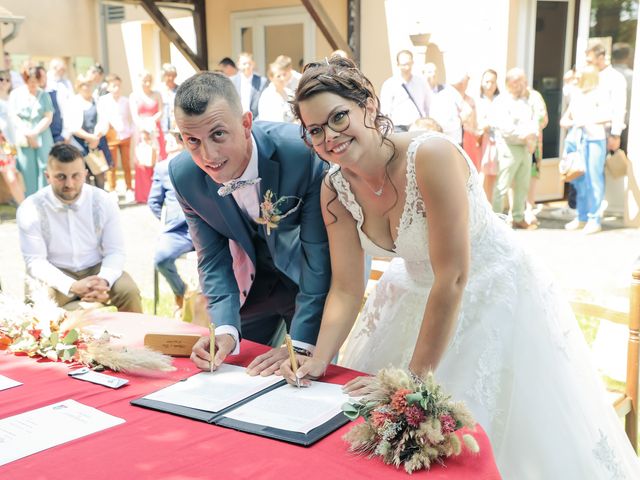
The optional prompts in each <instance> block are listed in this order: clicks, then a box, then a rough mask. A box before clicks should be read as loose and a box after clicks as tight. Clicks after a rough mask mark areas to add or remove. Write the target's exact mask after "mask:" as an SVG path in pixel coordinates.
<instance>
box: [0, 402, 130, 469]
mask: <svg viewBox="0 0 640 480" xmlns="http://www.w3.org/2000/svg"><path fill="white" fill-rule="evenodd" d="M121 423H124V420H123V419H122V418H118V417H114V416H112V415H108V414H106V413H104V412H101V411H100V410H96V409H95V408H92V407H88V406H86V405H83V404H82V403H78V402H76V401H75V400H65V401H63V402H59V403H55V404H53V405H48V406H46V407H42V408H38V409H36V410H30V411H28V412H24V413H21V414H19V415H14V416H13V417H8V418H4V419H2V420H0V465H4V464H6V463H9V462H13V461H14V460H18V459H20V458H23V457H27V456H29V455H32V454H34V453H37V452H41V451H42V450H46V449H48V448H51V447H55V446H56V445H60V444H63V443H66V442H68V441H70V440H75V439H76V438H80V437H84V436H86V435H90V434H92V433H95V432H99V431H100V430H105V429H107V428H110V427H113V426H115V425H120V424H121Z"/></svg>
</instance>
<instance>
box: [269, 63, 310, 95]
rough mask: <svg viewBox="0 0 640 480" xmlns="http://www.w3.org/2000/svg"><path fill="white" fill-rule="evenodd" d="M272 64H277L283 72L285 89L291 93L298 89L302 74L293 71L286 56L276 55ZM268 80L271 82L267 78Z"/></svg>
mask: <svg viewBox="0 0 640 480" xmlns="http://www.w3.org/2000/svg"><path fill="white" fill-rule="evenodd" d="M273 63H276V64H278V65H279V67H280V69H282V71H283V72H284V77H285V81H286V87H287V88H288V89H289V90H291V91H292V92H295V91H296V88H298V81H299V80H300V77H301V76H302V74H301V73H300V72H298V71H296V70H294V69H293V65H292V61H291V57H289V56H287V55H278V56H277V57H276V59H275V60H274V61H273ZM268 77H269V72H268V71H267V78H268ZM269 80H271V78H269Z"/></svg>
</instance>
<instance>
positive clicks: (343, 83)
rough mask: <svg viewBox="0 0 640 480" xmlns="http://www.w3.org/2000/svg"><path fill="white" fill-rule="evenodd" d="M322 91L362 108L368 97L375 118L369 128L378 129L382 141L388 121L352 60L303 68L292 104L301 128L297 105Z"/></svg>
mask: <svg viewBox="0 0 640 480" xmlns="http://www.w3.org/2000/svg"><path fill="white" fill-rule="evenodd" d="M325 92H326V93H333V94H335V95H338V96H340V97H342V98H344V99H347V100H351V101H352V102H354V103H357V104H358V105H359V106H361V107H363V108H364V107H365V105H366V102H367V99H369V98H371V99H372V100H373V102H374V104H375V106H376V117H375V119H374V126H373V127H371V126H369V128H375V129H376V130H378V131H379V132H380V133H381V134H382V138H383V139H386V138H387V136H388V135H389V134H390V133H391V132H392V131H393V123H392V122H391V119H390V118H389V117H386V116H385V115H383V114H382V113H381V112H380V101H379V100H378V97H377V96H376V92H375V90H374V88H373V85H372V84H371V82H370V81H369V79H368V78H367V77H365V76H364V75H363V74H362V72H361V71H360V70H359V69H358V67H356V64H355V63H353V61H352V60H350V59H348V58H343V57H339V56H337V55H336V56H333V57H331V58H330V59H325V60H323V61H322V62H312V63H308V64H307V65H305V67H304V70H303V73H302V76H301V77H300V81H299V82H298V87H297V89H296V94H295V97H294V100H293V102H292V103H293V113H294V114H295V116H296V118H297V119H298V120H300V123H301V124H302V125H303V127H304V122H303V121H302V118H300V102H303V101H305V100H308V99H309V98H311V97H313V96H314V95H317V94H319V93H325ZM364 115H365V113H364V112H363V116H364Z"/></svg>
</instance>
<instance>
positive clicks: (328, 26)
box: [301, 0, 353, 58]
mask: <svg viewBox="0 0 640 480" xmlns="http://www.w3.org/2000/svg"><path fill="white" fill-rule="evenodd" d="M301 2H302V5H304V8H306V9H307V12H309V15H311V18H313V21H314V22H315V24H316V26H317V27H318V28H319V29H320V31H321V32H322V35H323V36H324V38H326V39H327V42H329V45H331V48H333V49H334V50H338V49H340V50H344V51H345V52H347V55H349V57H351V58H353V52H352V51H351V48H350V47H349V44H347V42H346V41H345V40H344V38H342V35H340V32H339V31H338V29H337V28H336V26H335V24H334V23H333V20H331V17H329V15H328V14H327V12H326V10H325V9H324V7H323V6H322V5H321V4H320V2H319V1H318V0H301Z"/></svg>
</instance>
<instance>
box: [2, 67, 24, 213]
mask: <svg viewBox="0 0 640 480" xmlns="http://www.w3.org/2000/svg"><path fill="white" fill-rule="evenodd" d="M10 91H11V76H10V75H9V70H0V174H1V175H2V178H4V181H5V183H6V184H7V187H8V188H9V192H10V193H11V196H12V197H13V200H14V201H15V202H16V204H18V205H20V203H22V201H23V200H24V188H23V187H22V182H21V180H20V178H19V177H18V172H17V171H16V139H15V135H14V131H13V124H12V120H11V116H10V115H9V92H10Z"/></svg>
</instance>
